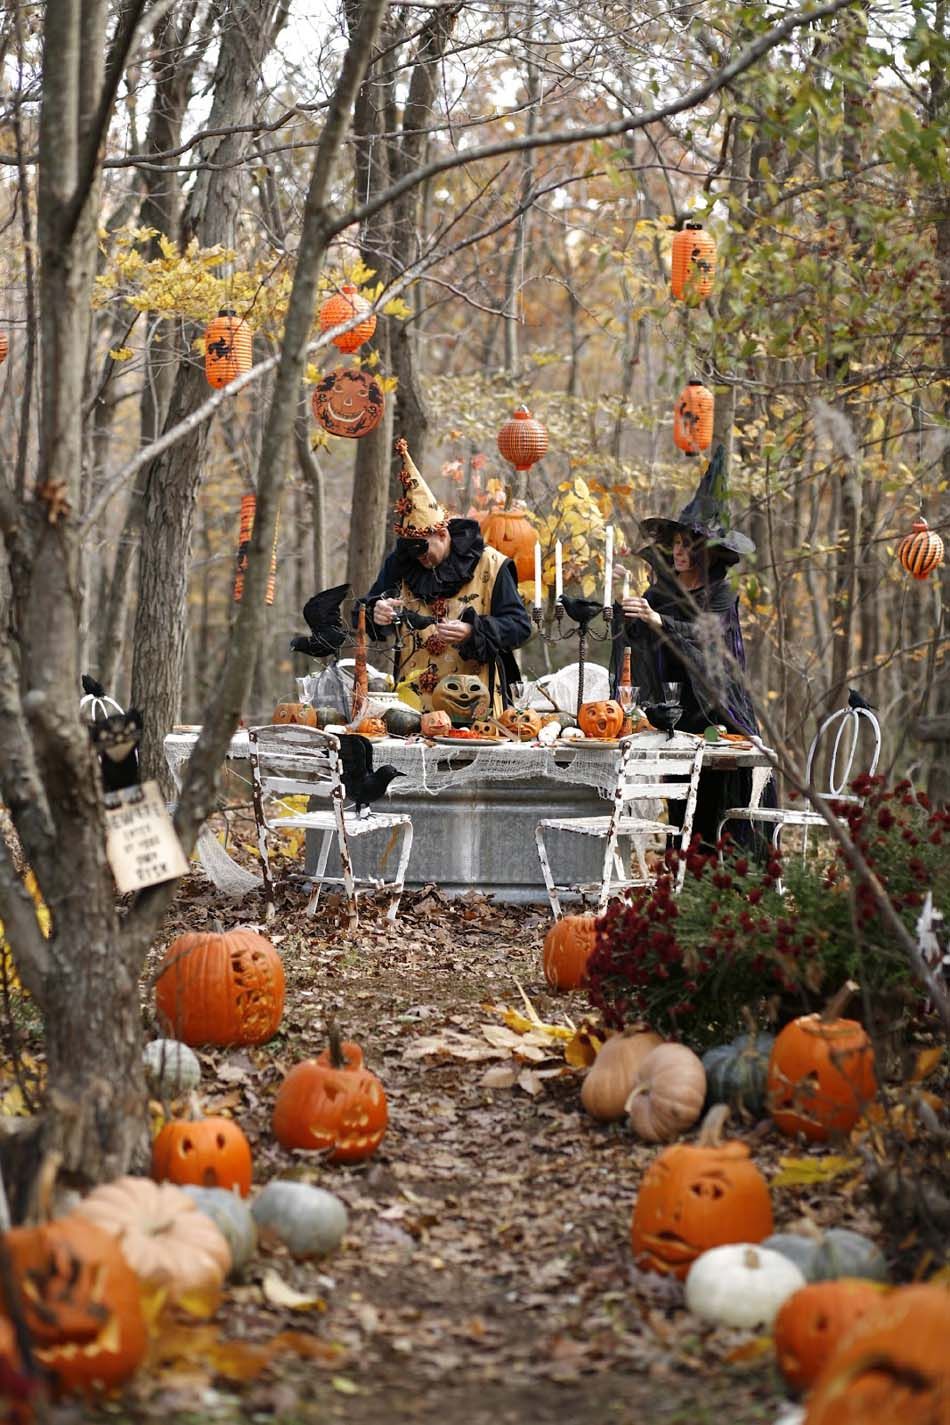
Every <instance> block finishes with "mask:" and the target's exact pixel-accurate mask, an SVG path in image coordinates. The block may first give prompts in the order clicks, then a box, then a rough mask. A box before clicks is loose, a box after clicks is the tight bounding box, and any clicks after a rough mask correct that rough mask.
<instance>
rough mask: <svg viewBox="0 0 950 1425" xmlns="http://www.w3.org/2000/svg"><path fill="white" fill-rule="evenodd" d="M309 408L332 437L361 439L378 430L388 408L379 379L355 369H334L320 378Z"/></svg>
mask: <svg viewBox="0 0 950 1425" xmlns="http://www.w3.org/2000/svg"><path fill="white" fill-rule="evenodd" d="M310 409H311V410H312V411H313V418H314V420H315V421H316V422H317V424H318V425H321V426H323V429H324V430H326V431H329V432H330V434H331V435H340V436H345V437H346V438H347V439H348V440H359V439H360V437H361V436H364V435H369V433H370V431H371V430H375V429H376V427H377V426H378V425H379V423H380V421H381V420H382V418H383V412H384V411H385V409H386V397H385V395H384V394H383V388H382V386H381V385H380V382H379V378H378V377H377V376H373V375H372V374H371V373H370V372H369V371H360V370H359V368H358V367H356V366H335V367H334V368H333V370H332V371H329V372H327V374H326V375H325V376H321V378H320V380H319V382H318V383H317V386H316V387H315V389H314V392H313V395H312V396H311V397H310Z"/></svg>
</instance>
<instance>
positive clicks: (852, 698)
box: [848, 688, 877, 712]
mask: <svg viewBox="0 0 950 1425" xmlns="http://www.w3.org/2000/svg"><path fill="white" fill-rule="evenodd" d="M848 707H849V708H866V709H867V710H868V712H876V711H877V709H876V708H875V706H874V704H873V703H869V702H868V700H867V698H865V697H863V696H862V695H861V693H859V692H858V690H857V688H849V689H848Z"/></svg>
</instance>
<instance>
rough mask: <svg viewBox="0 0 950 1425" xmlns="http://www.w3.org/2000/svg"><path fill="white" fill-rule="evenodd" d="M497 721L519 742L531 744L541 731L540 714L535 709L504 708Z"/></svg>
mask: <svg viewBox="0 0 950 1425" xmlns="http://www.w3.org/2000/svg"><path fill="white" fill-rule="evenodd" d="M498 721H499V723H500V724H501V726H502V727H503V728H504V729H505V731H506V732H507V733H508V734H509V735H510V736H511V737H516V738H517V739H518V741H519V742H533V741H534V739H535V738H536V737H537V735H538V733H539V732H540V731H541V714H540V713H539V712H538V711H537V709H536V708H505V709H504V710H503V711H502V712H500V713H499V714H498Z"/></svg>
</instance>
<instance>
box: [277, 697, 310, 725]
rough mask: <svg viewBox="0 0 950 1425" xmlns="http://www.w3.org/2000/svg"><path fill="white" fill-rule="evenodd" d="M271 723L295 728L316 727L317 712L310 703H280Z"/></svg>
mask: <svg viewBox="0 0 950 1425" xmlns="http://www.w3.org/2000/svg"><path fill="white" fill-rule="evenodd" d="M271 722H274V723H278V724H280V725H284V724H288V723H289V724H290V725H291V726H293V727H316V725H317V710H316V708H313V707H311V706H310V704H309V703H278V704H277V706H276V708H275V709H274V711H273V714H272V716H271Z"/></svg>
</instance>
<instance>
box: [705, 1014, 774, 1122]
mask: <svg viewBox="0 0 950 1425" xmlns="http://www.w3.org/2000/svg"><path fill="white" fill-rule="evenodd" d="M774 1043H775V1036H774V1034H740V1035H739V1036H738V1038H736V1039H733V1041H732V1043H731V1044H717V1045H716V1046H715V1048H713V1049H707V1051H706V1053H705V1054H704V1055H703V1068H704V1069H705V1070H706V1088H707V1094H708V1097H707V1103H708V1104H714V1103H727V1104H729V1106H730V1108H733V1109H745V1110H746V1111H747V1112H748V1113H752V1114H755V1115H756V1116H762V1115H763V1114H764V1113H765V1110H766V1079H767V1076H768V1068H769V1055H770V1053H771V1052H772V1045H773V1044H774Z"/></svg>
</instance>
